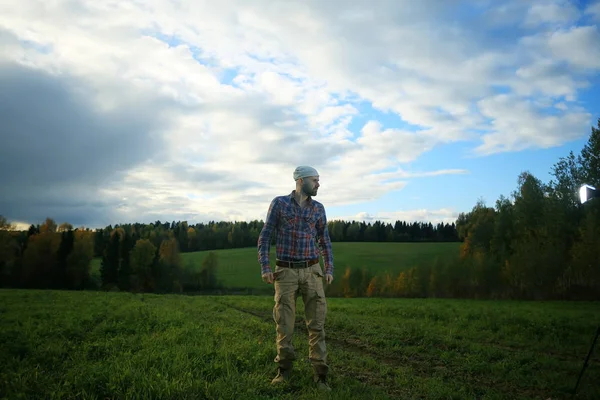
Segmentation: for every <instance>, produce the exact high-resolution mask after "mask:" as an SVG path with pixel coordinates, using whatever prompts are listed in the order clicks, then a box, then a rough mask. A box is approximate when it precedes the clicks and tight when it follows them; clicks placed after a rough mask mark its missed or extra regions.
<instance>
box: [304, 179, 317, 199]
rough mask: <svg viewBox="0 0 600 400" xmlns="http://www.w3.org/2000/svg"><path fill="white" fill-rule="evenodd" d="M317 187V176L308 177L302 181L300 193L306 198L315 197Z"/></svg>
mask: <svg viewBox="0 0 600 400" xmlns="http://www.w3.org/2000/svg"><path fill="white" fill-rule="evenodd" d="M319 186H320V185H319V177H318V176H308V177H306V178H304V179H303V180H302V191H303V192H304V193H305V194H306V195H308V196H316V195H317V190H318V189H319Z"/></svg>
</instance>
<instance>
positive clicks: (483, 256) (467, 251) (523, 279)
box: [329, 119, 600, 300]
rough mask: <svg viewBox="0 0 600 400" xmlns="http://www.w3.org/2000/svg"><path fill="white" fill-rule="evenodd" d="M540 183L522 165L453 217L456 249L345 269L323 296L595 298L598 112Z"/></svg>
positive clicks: (599, 271)
mask: <svg viewBox="0 0 600 400" xmlns="http://www.w3.org/2000/svg"><path fill="white" fill-rule="evenodd" d="M550 174H551V176H552V179H551V180H550V181H549V182H547V183H544V182H542V181H541V180H540V179H538V178H537V177H535V176H534V175H533V174H531V173H530V172H528V171H524V172H522V173H521V174H520V175H519V176H518V179H517V188H516V189H515V190H514V191H513V192H512V193H511V194H510V196H508V197H507V196H504V195H502V196H500V197H499V198H498V199H497V200H496V202H495V204H494V206H489V205H486V204H485V202H484V201H482V200H479V201H478V202H477V203H476V204H475V206H474V207H473V208H472V210H471V211H469V212H464V213H461V214H459V216H458V219H457V221H456V228H457V231H458V237H459V240H461V241H462V244H461V246H460V254H459V255H457V256H456V258H455V259H452V258H444V259H438V260H435V261H434V262H433V263H431V264H429V265H421V266H413V267H411V268H409V269H408V270H406V271H403V272H401V273H399V274H398V275H397V276H391V275H389V274H385V275H382V276H372V274H371V273H370V272H369V271H367V270H362V269H353V270H351V269H349V268H347V269H346V270H345V272H344V274H343V275H342V277H341V279H339V280H338V282H337V285H335V286H334V287H332V288H331V289H330V290H329V295H340V296H346V297H361V296H366V297H369V296H384V297H455V298H486V299H531V300H555V299H562V300H600V198H594V199H591V200H590V201H588V202H586V203H584V204H581V202H580V200H579V197H578V196H579V188H580V187H581V185H583V184H589V185H591V186H593V187H595V188H600V119H598V125H597V127H592V129H591V134H590V136H589V138H588V141H587V143H586V144H585V145H584V147H583V149H582V150H581V152H580V153H579V154H577V155H576V154H574V153H573V152H572V151H571V152H570V153H569V154H568V155H567V156H566V157H561V158H560V159H559V160H558V162H557V163H556V164H554V165H553V167H552V170H551V171H550Z"/></svg>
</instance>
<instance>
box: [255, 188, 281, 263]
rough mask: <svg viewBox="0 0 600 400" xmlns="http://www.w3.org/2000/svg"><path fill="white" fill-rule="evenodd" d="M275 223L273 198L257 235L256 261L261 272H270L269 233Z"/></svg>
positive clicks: (275, 212)
mask: <svg viewBox="0 0 600 400" xmlns="http://www.w3.org/2000/svg"><path fill="white" fill-rule="evenodd" d="M276 224H277V199H273V200H272V201H271V204H270V205H269V210H268V211H267V218H266V219H265V224H264V225H263V228H262V230H261V231H260V234H259V235H258V262H259V264H260V269H261V272H260V273H261V274H265V273H268V272H271V264H270V262H269V252H270V251H271V235H272V234H273V230H274V229H275V226H276Z"/></svg>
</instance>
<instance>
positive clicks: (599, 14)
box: [585, 1, 600, 22]
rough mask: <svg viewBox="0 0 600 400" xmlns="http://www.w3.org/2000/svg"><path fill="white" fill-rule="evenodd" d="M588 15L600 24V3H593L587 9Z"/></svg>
mask: <svg viewBox="0 0 600 400" xmlns="http://www.w3.org/2000/svg"><path fill="white" fill-rule="evenodd" d="M585 13H586V15H590V16H591V17H592V18H593V19H594V20H595V21H596V22H600V1H596V2H591V3H590V4H589V5H588V7H587V8H586V9H585Z"/></svg>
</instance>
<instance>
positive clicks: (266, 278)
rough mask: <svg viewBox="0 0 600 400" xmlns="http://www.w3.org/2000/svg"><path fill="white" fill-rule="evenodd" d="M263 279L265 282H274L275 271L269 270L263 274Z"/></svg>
mask: <svg viewBox="0 0 600 400" xmlns="http://www.w3.org/2000/svg"><path fill="white" fill-rule="evenodd" d="M262 280H263V281H264V282H265V283H268V284H271V283H273V273H272V272H267V273H265V274H262Z"/></svg>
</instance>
